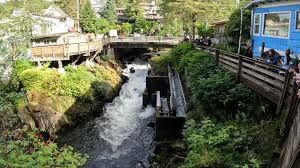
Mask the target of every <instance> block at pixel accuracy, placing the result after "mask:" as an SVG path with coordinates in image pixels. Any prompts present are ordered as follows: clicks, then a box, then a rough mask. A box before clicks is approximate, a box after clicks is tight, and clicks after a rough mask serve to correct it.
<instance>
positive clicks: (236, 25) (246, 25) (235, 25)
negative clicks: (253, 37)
mask: <svg viewBox="0 0 300 168" xmlns="http://www.w3.org/2000/svg"><path fill="white" fill-rule="evenodd" d="M250 27H251V12H250V11H248V10H246V11H243V27H242V35H243V38H245V39H249V38H250ZM240 29H241V11H240V10H235V11H234V12H233V13H232V14H231V16H230V17H229V21H228V22H227V23H226V25H225V35H227V36H230V37H232V38H233V39H234V40H233V41H238V39H239V35H240Z"/></svg>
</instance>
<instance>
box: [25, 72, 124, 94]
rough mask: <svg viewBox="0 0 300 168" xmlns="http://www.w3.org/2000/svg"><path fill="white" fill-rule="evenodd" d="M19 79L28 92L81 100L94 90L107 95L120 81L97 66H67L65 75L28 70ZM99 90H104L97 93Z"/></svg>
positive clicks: (114, 74)
mask: <svg viewBox="0 0 300 168" xmlns="http://www.w3.org/2000/svg"><path fill="white" fill-rule="evenodd" d="M19 78H20V80H21V82H22V84H23V85H24V87H25V89H26V91H28V92H29V91H37V92H39V93H42V94H45V95H47V96H55V95H58V96H71V97H76V98H82V99H87V98H89V97H90V93H93V90H94V89H95V88H96V90H98V91H97V92H103V93H105V94H106V95H107V93H109V92H111V91H112V88H114V87H115V86H116V83H118V81H120V77H119V76H118V74H117V72H115V71H113V70H107V69H106V68H104V67H102V66H97V67H96V68H95V69H89V68H86V67H85V66H79V67H77V68H73V67H71V66H69V67H66V72H65V74H59V73H58V72H57V71H56V70H54V69H49V68H42V69H38V68H30V69H27V70H25V71H23V72H21V73H20V74H19ZM95 83H101V85H103V83H106V84H107V83H109V84H108V85H105V86H106V87H97V85H96V84H95ZM99 88H103V89H105V90H103V91H99Z"/></svg>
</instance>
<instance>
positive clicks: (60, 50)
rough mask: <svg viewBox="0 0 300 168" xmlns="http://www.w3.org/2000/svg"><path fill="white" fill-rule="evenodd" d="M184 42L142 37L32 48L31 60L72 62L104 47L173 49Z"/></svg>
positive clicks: (164, 38)
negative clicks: (72, 57) (75, 57)
mask: <svg viewBox="0 0 300 168" xmlns="http://www.w3.org/2000/svg"><path fill="white" fill-rule="evenodd" d="M181 41H182V38H180V37H159V36H151V37H149V36H141V37H127V38H110V39H98V40H95V41H86V42H80V43H66V44H49V45H41V46H33V47H31V59H32V61H34V62H40V61H59V62H61V61H63V60H70V57H71V56H76V55H78V56H84V57H95V56H96V55H97V54H98V53H100V52H102V50H103V48H104V47H108V46H109V47H110V48H172V47H174V46H176V45H178V44H179V43H180V42H181Z"/></svg>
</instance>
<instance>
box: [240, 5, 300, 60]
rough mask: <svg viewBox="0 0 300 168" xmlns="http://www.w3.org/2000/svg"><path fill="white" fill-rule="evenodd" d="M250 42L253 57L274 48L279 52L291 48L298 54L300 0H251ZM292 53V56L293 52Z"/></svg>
mask: <svg viewBox="0 0 300 168" xmlns="http://www.w3.org/2000/svg"><path fill="white" fill-rule="evenodd" d="M246 8H248V9H251V10H252V18H251V22H252V23H251V25H252V26H251V37H252V38H251V42H252V46H253V55H254V57H259V56H260V55H261V51H262V44H263V43H265V49H264V51H268V50H269V49H271V48H273V49H274V50H276V51H277V52H278V53H279V54H280V55H282V56H285V51H286V50H287V49H289V48H290V49H291V51H292V54H293V55H294V56H300V0H252V1H251V2H250V3H249V4H248V5H247V6H246ZM292 57H293V56H292Z"/></svg>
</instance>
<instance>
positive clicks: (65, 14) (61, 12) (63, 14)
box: [44, 4, 71, 18]
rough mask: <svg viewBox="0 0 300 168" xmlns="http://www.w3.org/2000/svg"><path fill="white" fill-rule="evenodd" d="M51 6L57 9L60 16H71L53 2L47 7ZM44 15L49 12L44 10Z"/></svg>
mask: <svg viewBox="0 0 300 168" xmlns="http://www.w3.org/2000/svg"><path fill="white" fill-rule="evenodd" d="M51 7H52V8H54V9H55V10H56V11H58V12H59V13H60V14H61V18H71V17H70V16H69V15H68V14H67V13H66V12H65V11H63V10H62V9H61V8H60V7H58V6H56V5H54V4H51V5H50V6H49V7H48V8H47V9H49V8H51ZM47 9H46V10H47ZM44 15H45V16H48V15H49V14H47V13H46V12H44ZM50 16H51V15H50Z"/></svg>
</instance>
